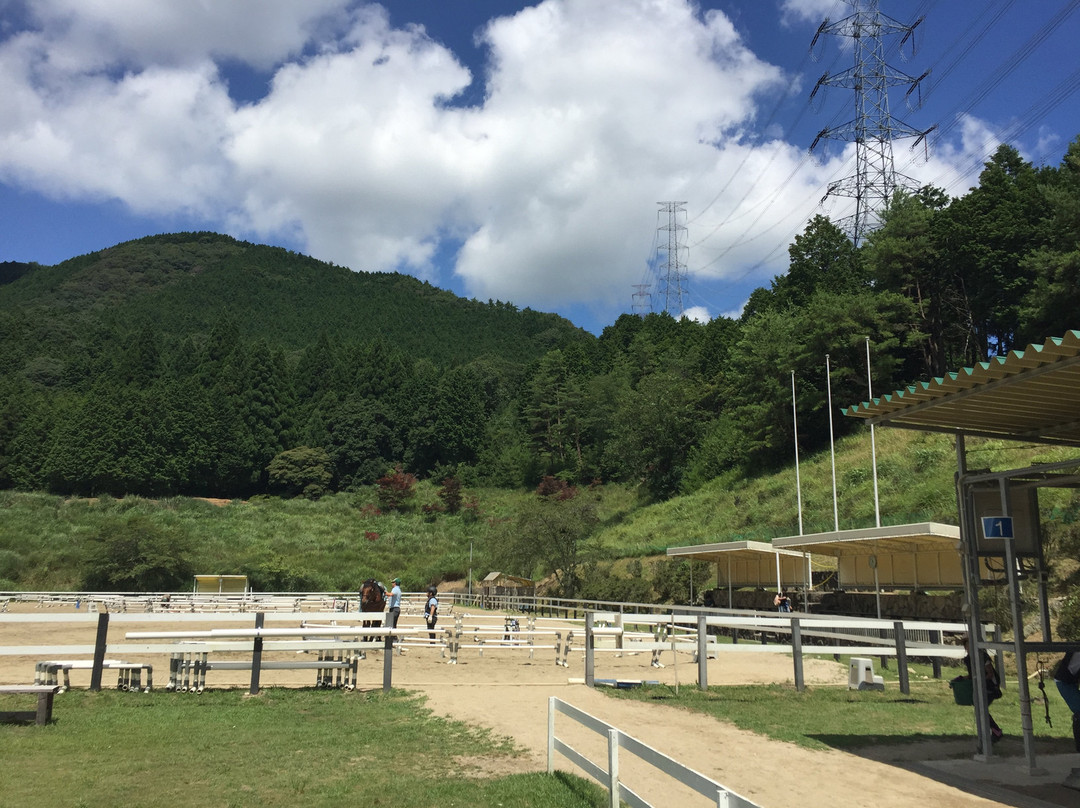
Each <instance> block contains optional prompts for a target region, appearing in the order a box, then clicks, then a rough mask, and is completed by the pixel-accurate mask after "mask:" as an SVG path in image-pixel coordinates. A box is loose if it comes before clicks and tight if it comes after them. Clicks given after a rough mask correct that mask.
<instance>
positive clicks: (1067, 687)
mask: <svg viewBox="0 0 1080 808" xmlns="http://www.w3.org/2000/svg"><path fill="white" fill-rule="evenodd" d="M1054 684H1056V685H1057V688H1058V692H1059V693H1061V698H1062V699H1063V700H1064V701H1065V703H1066V704H1067V705H1068V706H1069V709H1070V710H1072V733H1073V743H1074V744H1075V745H1076V751H1077V752H1080V651H1069V652H1068V653H1067V654H1065V656H1064V657H1063V658H1062V660H1061V661H1060V662H1058V664H1057V666H1056V667H1055V668H1054ZM1064 785H1066V786H1068V787H1069V788H1075V789H1078V790H1080V767H1076V768H1074V769H1073V770H1072V772H1071V773H1070V774H1069V776H1068V778H1066V780H1065V783H1064Z"/></svg>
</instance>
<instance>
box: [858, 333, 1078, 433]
mask: <svg viewBox="0 0 1080 808" xmlns="http://www.w3.org/2000/svg"><path fill="white" fill-rule="evenodd" d="M1077 390H1080V331H1069V332H1068V333H1067V334H1066V335H1065V336H1064V337H1053V338H1051V339H1048V340H1046V342H1044V343H1042V344H1041V345H1029V346H1028V347H1027V348H1026V349H1024V350H1023V351H1011V352H1010V353H1009V354H1008V355H1006V356H996V357H994V358H993V359H991V360H990V361H989V362H981V363H979V364H978V365H976V366H975V367H973V368H963V369H962V370H959V371H957V372H956V373H949V374H947V375H946V376H944V377H940V378H936V379H934V380H933V381H930V382H919V383H918V384H914V385H910V386H909V387H906V388H904V389H903V390H897V391H896V392H895V393H892V394H890V395H885V396H881V397H880V398H875V399H874V400H873V401H864V402H863V403H862V404H857V405H854V406H851V407H847V408H844V409H843V410H842V412H843V413H844V414H845V415H850V416H853V417H855V418H865V419H866V420H867V421H868V422H869V423H871V424H874V425H878V424H881V425H883V426H892V427H901V428H906V429H919V430H923V431H927V432H951V433H954V434H962V435H974V436H979V437H989V438H1002V439H1005V440H1022V441H1032V442H1036V443H1047V444H1057V445H1064V446H1080V396H1077V395H1076V391H1077Z"/></svg>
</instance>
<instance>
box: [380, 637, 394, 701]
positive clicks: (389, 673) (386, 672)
mask: <svg viewBox="0 0 1080 808" xmlns="http://www.w3.org/2000/svg"><path fill="white" fill-rule="evenodd" d="M393 673H394V636H393V635H392V634H390V633H389V632H387V634H386V637H385V639H384V640H383V663H382V689H383V692H384V693H386V692H389V690H390V683H391V681H392V680H393Z"/></svg>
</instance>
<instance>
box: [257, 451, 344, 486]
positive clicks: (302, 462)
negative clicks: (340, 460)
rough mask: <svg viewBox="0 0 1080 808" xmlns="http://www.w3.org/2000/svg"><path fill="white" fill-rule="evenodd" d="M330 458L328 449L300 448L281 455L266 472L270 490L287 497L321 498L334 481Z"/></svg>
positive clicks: (271, 463)
mask: <svg viewBox="0 0 1080 808" xmlns="http://www.w3.org/2000/svg"><path fill="white" fill-rule="evenodd" d="M331 468H332V464H331V463H330V455H328V454H327V453H326V450H325V449H320V448H314V449H313V448H312V447H310V446H298V447H297V448H295V449H286V450H285V451H284V452H280V453H279V454H278V455H277V456H276V457H275V458H274V459H273V460H271V461H270V465H269V466H267V468H266V472H267V477H268V479H269V483H270V490H272V491H276V492H278V493H280V494H282V495H284V496H287V497H293V496H303V497H305V498H307V499H318V498H319V497H321V496H322V495H323V494H325V493H327V492H328V491H329V489H330V481H331V480H332V479H333V476H334V475H333V472H332V470H331Z"/></svg>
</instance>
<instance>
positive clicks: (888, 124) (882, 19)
mask: <svg viewBox="0 0 1080 808" xmlns="http://www.w3.org/2000/svg"><path fill="white" fill-rule="evenodd" d="M847 2H848V3H850V4H851V7H852V13H851V14H850V15H849V16H847V17H845V18H844V19H842V20H839V21H837V22H830V21H829V20H828V19H827V18H826V20H825V21H824V22H823V23H821V25H820V26H819V27H818V30H817V33H816V34H815V35H814V40H813V42H811V44H810V47H811V49H812V48H813V47H814V45H815V44H817V41H818V38H819V37H820V36H821V35H822V34H835V35H837V36H843V37H848V38H849V39H851V40H852V51H853V52H854V55H855V65H854V67H852V68H851V69H849V70H845V71H843V72H842V73H836V74H834V75H829V73H828V72H826V73H825V74H824V75H822V77H821V78H820V79H818V82H817V84H816V85H815V86H814V90H813V92H811V93H810V97H811V98H813V97H814V96H815V95H816V94H817V91H818V90H819V89H821V88H822V87H825V86H828V87H844V88H846V89H849V90H854V91H855V117H854V118H853V119H852V120H850V121H848V122H847V123H843V124H840V125H839V126H834V127H831V128H826V129H822V130H821V131H820V132H819V133H818V136H817V137H816V138H814V142H813V144H812V145H811V146H810V150H811V151H813V150H814V147H816V146H817V144H818V141H820V140H822V139H830V140H844V141H849V142H854V143H855V174H854V175H852V176H849V177H845V178H844V179H841V180H837V181H836V182H834V183H832V184H831V185H829V188H828V190H827V191H826V192H825V197H826V198H827V197H829V196H845V197H850V198H854V200H855V214H854V216H852V217H849V218H850V220H848V221H845V224H846V225H847V227H846V229H847V231H848V233H849V234H850V235H851V238H852V241H854V242H855V245H856V246H858V244H859V241H860V240H861V239H862V237H863V236H864V235H865V234H866V233H868V232H870V231H871V230H873V229H875V228H876V227H877V226H879V225H880V224H881V214H882V213H883V212H884V211H885V210H886V209H887V208H888V206H889V203H890V202H891V201H892V196H893V192H894V191H896V189H897V187H909V188H914V186H915V182H914V180H912V179H911V178H910V177H905V176H903V175H901V174H897V172H896V168H895V166H894V164H893V146H892V144H893V141H894V140H897V139H899V138H916V141H915V143H913V144H912V148H915V146H917V145H918V144H919V143H920V142H921V141H922V140H924V139H925V138H926V136H927V135H928V134H929V133H930V132H932V131H933V129H934V127H930V128H929V129H926V130H919V129H915V128H914V127H912V126H909V125H908V124H906V123H904V122H903V121H901V120H898V119H897V118H894V117H893V116H892V115H891V114H890V112H889V88H890V87H898V86H902V85H907V86H908V89H907V93H906V97H907V98H908V99H909V100H910V99H911V97H912V94H913V93H917V92H918V91H919V83H920V82H921V81H922V80H923V79H924V78H926V77H927V76H928V75H929V74H930V71H929V70H927V71H926V72H925V73H923V74H922V75H921V76H919V77H918V78H912V77H911V76H909V75H907V74H906V73H902V72H901V71H899V70H897V69H896V68H894V67H892V66H890V65H889V64H888V63H887V62H886V61H885V41H884V37H886V36H892V35H899V36H901V40H900V43H899V48H900V49H902V48H903V46H904V44H905V43H906V42H907V41H908V40H911V41H912V43H914V39H913V37H914V34H915V29H916V28H917V27H918V26H919V24H920V23H922V21H923V18H922V17H920V18H919V19H918V20H916V21H915V23H914V24H912V25H904V24H902V23H899V22H897V21H896V20H894V19H892V18H891V17H887V16H885V15H884V14H882V13H881V12H880V11H879V10H878V2H877V0H847ZM912 53H914V44H912ZM822 201H824V198H823V199H822Z"/></svg>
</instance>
